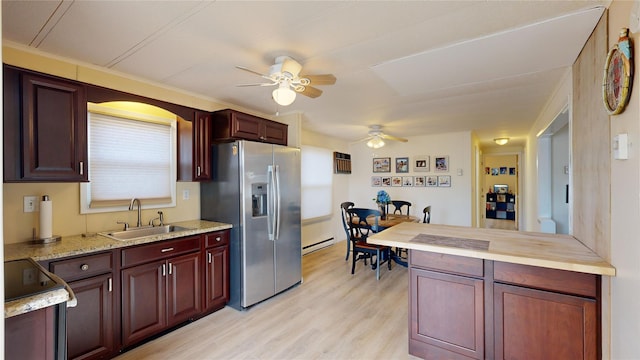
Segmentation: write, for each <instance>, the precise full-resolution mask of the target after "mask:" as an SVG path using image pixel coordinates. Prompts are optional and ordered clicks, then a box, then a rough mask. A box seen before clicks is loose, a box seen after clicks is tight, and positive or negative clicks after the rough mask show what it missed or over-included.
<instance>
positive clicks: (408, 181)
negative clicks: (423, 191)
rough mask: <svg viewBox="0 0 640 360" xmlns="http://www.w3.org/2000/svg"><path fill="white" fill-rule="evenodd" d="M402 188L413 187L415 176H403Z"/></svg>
mask: <svg viewBox="0 0 640 360" xmlns="http://www.w3.org/2000/svg"><path fill="white" fill-rule="evenodd" d="M402 186H413V176H403V177H402Z"/></svg>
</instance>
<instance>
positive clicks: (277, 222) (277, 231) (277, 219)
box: [274, 165, 281, 240]
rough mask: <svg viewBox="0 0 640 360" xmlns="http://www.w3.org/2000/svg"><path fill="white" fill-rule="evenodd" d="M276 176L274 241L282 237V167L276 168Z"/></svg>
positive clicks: (277, 166)
mask: <svg viewBox="0 0 640 360" xmlns="http://www.w3.org/2000/svg"><path fill="white" fill-rule="evenodd" d="M275 170H276V171H275V174H276V199H275V200H276V211H275V215H276V216H275V238H274V240H278V238H279V237H280V215H281V213H280V166H279V165H276V166H275Z"/></svg>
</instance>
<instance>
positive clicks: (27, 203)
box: [22, 196, 38, 213]
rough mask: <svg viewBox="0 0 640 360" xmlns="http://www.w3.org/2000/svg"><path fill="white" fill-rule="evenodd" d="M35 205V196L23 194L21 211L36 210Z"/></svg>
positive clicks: (36, 202) (36, 199)
mask: <svg viewBox="0 0 640 360" xmlns="http://www.w3.org/2000/svg"><path fill="white" fill-rule="evenodd" d="M37 206H38V197H37V196H25V197H24V205H23V210H22V212H26V213H30V212H34V211H37V210H38V208H37Z"/></svg>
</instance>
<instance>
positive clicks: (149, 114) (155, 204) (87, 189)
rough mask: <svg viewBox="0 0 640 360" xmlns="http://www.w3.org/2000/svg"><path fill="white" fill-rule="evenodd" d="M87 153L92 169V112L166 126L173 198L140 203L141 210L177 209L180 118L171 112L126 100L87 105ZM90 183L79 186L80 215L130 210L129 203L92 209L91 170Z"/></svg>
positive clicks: (118, 202) (105, 204)
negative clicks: (168, 128)
mask: <svg viewBox="0 0 640 360" xmlns="http://www.w3.org/2000/svg"><path fill="white" fill-rule="evenodd" d="M87 108H88V109H87V111H88V114H87V115H88V116H87V122H88V123H87V152H88V159H89V160H88V161H89V168H90V166H91V151H90V138H91V136H90V134H91V133H90V132H91V124H90V113H92V112H93V113H99V114H102V115H107V116H113V117H117V118H120V119H125V120H131V121H142V122H149V123H156V124H157V123H162V124H167V125H169V127H170V154H169V158H170V165H169V188H170V198H169V199H167V200H168V201H153V200H152V201H147V202H145V201H144V199H142V201H141V208H142V209H161V208H168V207H175V206H176V191H177V190H176V186H177V176H176V174H177V166H178V164H177V161H178V156H177V151H178V147H177V126H178V125H177V124H178V119H177V116H176V115H175V114H173V113H171V112H169V111H166V110H164V109H162V108H159V107H157V106H153V105H148V104H143V103H135V102H126V101H115V102H109V103H101V104H95V103H88V104H87ZM88 176H89V182H85V183H80V214H94V213H108V212H118V211H128V210H129V201H126V203H125V202H123V201H122V202H121V201H117V202H116V201H114V202H113V203H111V204H109V203H108V202H104V203H103V204H104V205H100V206H95V205H94V206H91V171H89V174H88Z"/></svg>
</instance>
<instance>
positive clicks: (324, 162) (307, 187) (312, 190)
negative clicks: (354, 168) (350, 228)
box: [300, 145, 333, 220]
mask: <svg viewBox="0 0 640 360" xmlns="http://www.w3.org/2000/svg"><path fill="white" fill-rule="evenodd" d="M300 154H301V164H302V168H301V183H302V184H301V185H302V220H310V219H317V218H322V217H327V216H331V215H332V214H333V212H332V210H331V209H332V206H331V205H332V204H331V202H332V199H333V153H332V152H331V150H328V149H323V148H319V147H314V146H307V145H302V147H301V148H300Z"/></svg>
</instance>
